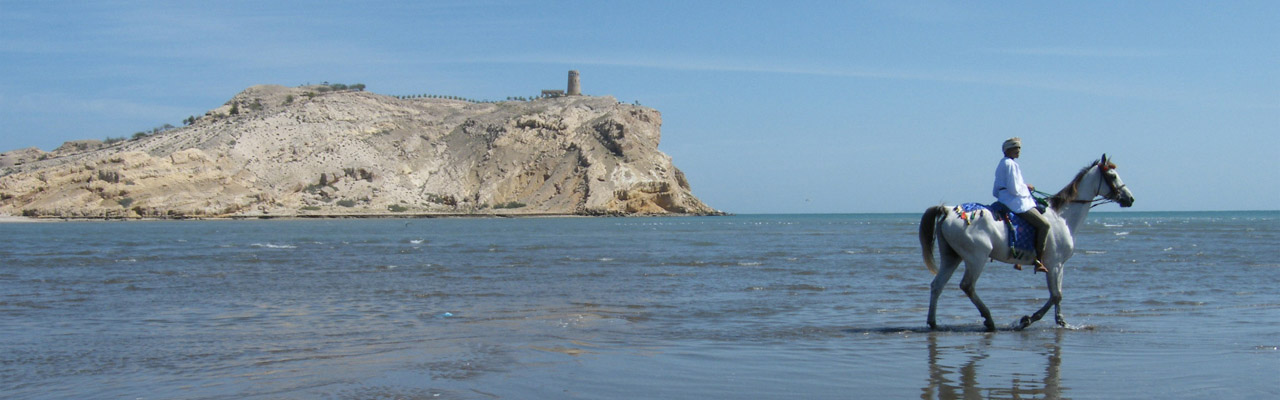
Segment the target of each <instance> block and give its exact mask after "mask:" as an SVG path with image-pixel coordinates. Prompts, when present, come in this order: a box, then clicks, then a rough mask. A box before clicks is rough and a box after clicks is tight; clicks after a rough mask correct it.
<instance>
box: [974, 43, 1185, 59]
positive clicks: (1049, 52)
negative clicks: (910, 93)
mask: <svg viewBox="0 0 1280 400" xmlns="http://www.w3.org/2000/svg"><path fill="white" fill-rule="evenodd" d="M985 52H987V53H992V54H1008V55H1021V56H1045V57H1092V58H1153V57H1167V56H1170V55H1172V54H1171V53H1170V52H1168V51H1163V50H1152V49H1129V48H1119V47H1065V46H1064V47H1052V46H1049V47H1016V48H991V49H985Z"/></svg>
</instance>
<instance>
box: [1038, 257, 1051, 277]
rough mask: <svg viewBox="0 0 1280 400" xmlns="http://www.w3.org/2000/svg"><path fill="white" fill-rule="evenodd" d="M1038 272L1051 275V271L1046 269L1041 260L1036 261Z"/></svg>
mask: <svg viewBox="0 0 1280 400" xmlns="http://www.w3.org/2000/svg"><path fill="white" fill-rule="evenodd" d="M1036 272H1043V273H1046V274H1047V273H1049V269H1048V268H1045V267H1044V263H1042V262H1040V260H1036Z"/></svg>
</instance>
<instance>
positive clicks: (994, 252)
mask: <svg viewBox="0 0 1280 400" xmlns="http://www.w3.org/2000/svg"><path fill="white" fill-rule="evenodd" d="M1099 196H1101V197H1102V198H1103V199H1105V200H1103V201H1114V202H1117V203H1120V206H1121V207H1129V206H1131V205H1133V194H1132V193H1130V192H1129V189H1128V188H1126V187H1125V185H1124V182H1122V181H1121V180H1120V175H1119V174H1117V173H1116V166H1115V164H1112V163H1111V160H1108V159H1107V156H1106V155H1105V154H1104V155H1102V159H1100V160H1098V161H1095V162H1094V163H1093V164H1091V165H1089V166H1088V167H1085V168H1084V169H1082V170H1080V173H1079V174H1077V175H1076V177H1075V179H1073V180H1072V181H1071V183H1070V184H1068V185H1067V186H1066V187H1065V188H1063V189H1062V191H1060V192H1058V194H1056V195H1054V196H1053V197H1051V198H1050V199H1049V202H1050V204H1049V208H1048V209H1047V210H1046V212H1045V213H1044V216H1045V219H1047V220H1049V226H1050V229H1049V237H1048V239H1046V240H1045V253H1046V254H1045V255H1044V257H1043V260H1044V265H1045V267H1046V268H1048V269H1049V273H1047V274H1045V275H1046V279H1047V280H1048V282H1047V283H1048V286H1049V301H1048V302H1046V303H1045V304H1044V307H1041V308H1040V310H1039V311H1036V312H1035V314H1032V315H1030V316H1024V317H1022V320H1020V321H1018V323H1017V324H1015V326H1014V328H1016V329H1022V328H1026V327H1027V326H1028V325H1031V324H1032V323H1034V322H1036V321H1039V320H1040V318H1042V317H1044V314H1045V313H1046V312H1048V311H1049V307H1053V308H1054V317H1055V319H1056V320H1057V323H1058V325H1061V326H1066V325H1067V323H1066V321H1064V320H1063V319H1062V310H1061V308H1059V307H1058V304H1059V302H1061V301H1062V265H1063V264H1064V263H1066V261H1067V259H1068V258H1071V253H1072V251H1074V248H1075V238H1074V235H1075V232H1076V229H1077V228H1079V227H1080V224H1081V223H1083V222H1084V219H1085V217H1087V216H1088V215H1089V209H1090V208H1092V207H1093V206H1094V205H1096V204H1095V203H1094V199H1095V198H1097V197H1099ZM935 240H936V241H937V243H938V253H939V254H940V256H941V261H942V262H941V263H940V264H939V265H934V261H933V244H934V241H935ZM920 247H921V249H922V250H923V253H924V264H925V266H926V267H928V268H929V271H930V272H933V273H935V274H936V275H937V276H936V277H934V279H933V284H932V285H931V287H930V291H929V320H928V322H929V327H930V328H935V329H936V328H937V321H936V317H935V314H936V312H937V308H938V295H940V294H942V288H943V286H946V284H947V281H948V280H950V279H951V274H952V273H954V272H955V271H956V268H957V267H959V266H960V262H961V261H964V265H965V272H964V278H962V279H961V281H960V289H961V290H963V291H964V293H965V295H968V296H969V300H970V301H972V302H973V305H974V306H977V307H978V312H980V313H982V318H983V319H984V322H983V323H984V324H985V325H986V328H987V330H988V331H994V330H995V329H996V325H995V322H994V321H992V319H991V311H990V310H988V309H987V306H986V305H985V304H983V303H982V300H981V299H979V298H978V292H977V289H976V285H977V283H978V276H980V275H982V268H983V267H985V266H986V264H987V260H999V261H1004V262H1007V263H1011V264H1029V263H1031V261H1032V260H1034V259H1035V255H1034V254H1027V253H1018V252H1015V251H1013V249H1012V247H1011V246H1010V245H1009V241H1008V233H1007V232H1006V229H1005V225H1004V223H1003V222H1000V221H998V220H997V218H995V216H994V215H992V213H977V214H975V215H973V216H969V215H968V214H967V213H964V212H963V211H962V212H960V213H955V212H951V209H949V208H947V207H945V206H934V207H931V208H929V209H928V210H926V211H925V213H924V216H923V217H922V218H921V220H920Z"/></svg>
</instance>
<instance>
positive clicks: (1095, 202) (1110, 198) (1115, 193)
mask: <svg viewBox="0 0 1280 400" xmlns="http://www.w3.org/2000/svg"><path fill="white" fill-rule="evenodd" d="M1093 165H1094V166H1096V167H1098V168H1099V169H1100V170H1102V172H1103V173H1102V179H1099V180H1098V189H1097V191H1096V192H1095V193H1101V192H1102V183H1103V182H1104V181H1105V182H1106V183H1107V186H1108V187H1109V188H1110V189H1111V193H1109V194H1107V195H1106V196H1102V198H1097V197H1098V196H1099V195H1094V198H1092V199H1089V200H1080V199H1071V200H1070V202H1071V203H1076V204H1089V208H1090V209H1092V208H1094V207H1097V206H1100V205H1103V204H1107V203H1119V202H1120V201H1119V200H1117V199H1116V197H1119V196H1120V189H1124V187H1125V185H1123V184H1122V185H1120V186H1116V184H1115V181H1114V180H1111V179H1109V178H1110V176H1108V175H1107V174H1106V172H1107V171H1108V170H1110V169H1111V168H1114V167H1108V166H1107V165H1105V164H1102V162H1100V161H1099V162H1095V163H1094V164H1093ZM1075 184H1077V185H1078V184H1080V182H1079V181H1076V182H1075ZM1031 192H1032V193H1033V194H1038V195H1040V196H1043V197H1040V198H1037V199H1036V202H1042V201H1045V200H1046V199H1049V198H1052V197H1053V196H1056V195H1052V194H1049V193H1046V192H1041V191H1039V190H1032V191H1031Z"/></svg>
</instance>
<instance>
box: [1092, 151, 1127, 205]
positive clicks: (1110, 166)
mask: <svg viewBox="0 0 1280 400" xmlns="http://www.w3.org/2000/svg"><path fill="white" fill-rule="evenodd" d="M1093 169H1094V170H1095V171H1096V173H1097V174H1098V186H1097V187H1098V190H1097V193H1095V196H1102V198H1104V199H1107V200H1111V201H1114V202H1116V203H1120V207H1130V206H1133V193H1132V192H1130V191H1129V188H1128V187H1126V186H1125V185H1124V180H1121V179H1120V174H1119V173H1118V172H1116V164H1115V163H1113V162H1111V159H1109V158H1107V155H1106V154H1103V155H1102V158H1101V159H1099V160H1098V161H1097V162H1095V163H1094V164H1093Z"/></svg>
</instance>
